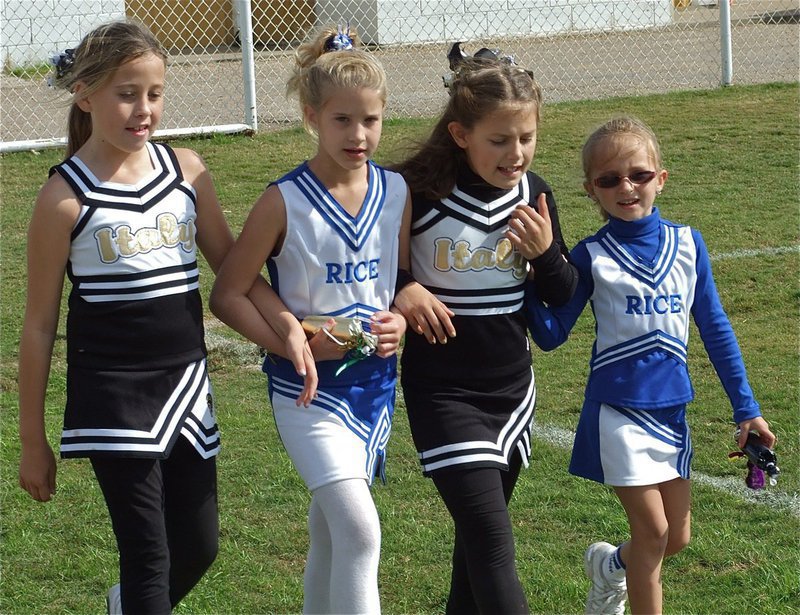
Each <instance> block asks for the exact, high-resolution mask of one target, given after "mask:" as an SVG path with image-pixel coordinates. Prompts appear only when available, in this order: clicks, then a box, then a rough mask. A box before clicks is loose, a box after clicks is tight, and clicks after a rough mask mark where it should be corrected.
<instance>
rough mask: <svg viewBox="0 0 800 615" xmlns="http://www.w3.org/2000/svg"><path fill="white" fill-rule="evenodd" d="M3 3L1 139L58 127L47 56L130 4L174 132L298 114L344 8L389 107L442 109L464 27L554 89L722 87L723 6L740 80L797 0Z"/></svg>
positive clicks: (790, 25) (792, 41)
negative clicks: (163, 61) (151, 37)
mask: <svg viewBox="0 0 800 615" xmlns="http://www.w3.org/2000/svg"><path fill="white" fill-rule="evenodd" d="M722 1H723V2H728V1H729V0H722ZM0 10H1V11H2V39H1V40H0V43H1V44H0V49H1V50H2V56H1V59H2V62H3V71H2V75H0V141H2V143H0V151H14V150H18V149H33V148H36V147H44V146H47V145H52V144H58V143H60V142H61V141H60V140H61V139H62V137H63V135H64V134H65V132H66V130H65V125H64V122H65V118H66V106H67V104H68V98H66V96H65V95H64V94H63V93H59V92H57V91H55V90H52V89H49V88H48V87H47V86H46V77H47V74H48V72H49V70H50V66H49V57H50V56H51V55H52V54H54V53H56V52H58V51H61V50H63V49H65V48H68V47H74V46H75V45H76V44H77V43H78V42H79V40H80V39H81V37H82V36H83V35H85V34H86V33H87V32H88V31H89V30H91V29H92V28H93V27H95V26H96V25H98V24H99V23H103V22H105V21H110V20H112V19H120V18H124V17H129V18H134V19H137V20H139V21H141V22H143V23H144V24H145V25H147V26H148V27H150V28H151V29H152V31H153V32H154V33H155V34H156V35H157V36H158V38H159V39H160V40H161V41H162V43H164V45H165V46H166V47H167V48H168V49H169V51H170V56H171V59H170V67H169V69H168V73H167V78H168V92H167V108H166V111H165V114H164V118H163V120H162V123H161V130H160V134H164V135H169V134H194V133H205V132H237V131H247V130H256V129H257V130H269V129H273V128H276V127H279V126H285V125H287V124H292V123H295V122H297V121H298V120H299V109H298V108H297V106H296V104H295V103H294V102H293V101H291V100H289V101H287V99H286V98H285V96H284V88H285V83H286V79H287V78H288V75H289V72H290V70H291V67H292V64H293V51H294V49H295V48H296V46H297V45H298V43H299V42H300V41H302V40H303V39H305V38H306V37H307V36H309V35H310V34H311V33H313V31H314V30H315V28H317V27H319V26H323V25H328V24H342V25H344V24H346V23H348V22H349V23H350V24H351V25H352V26H353V27H355V28H356V29H357V30H358V31H359V34H360V35H361V38H362V41H363V42H364V43H365V44H366V45H367V48H368V49H369V50H370V51H371V52H373V53H375V55H376V56H377V57H378V58H379V59H380V61H381V62H382V64H383V66H384V67H385V69H386V72H387V75H388V78H389V88H390V89H389V103H388V108H387V115H388V116H389V117H412V116H433V115H436V114H437V113H438V112H439V110H440V108H441V106H442V104H443V103H444V101H445V99H446V90H445V89H444V87H443V85H442V76H443V74H445V73H446V72H447V60H446V55H447V51H448V50H449V48H450V45H451V44H452V43H453V42H455V41H463V45H462V47H463V48H464V49H465V50H466V51H467V52H469V53H473V52H475V51H477V50H478V49H479V48H481V47H490V48H497V49H500V50H501V51H502V52H503V53H504V54H510V55H513V56H514V57H515V58H516V61H517V63H518V64H520V65H521V66H523V67H525V68H529V69H531V70H533V71H534V74H535V76H536V78H537V80H538V81H539V82H540V83H541V85H542V88H543V91H544V93H545V98H546V100H547V101H548V102H554V101H563V100H578V99H589V98H604V97H609V96H620V95H624V96H629V95H638V94H647V93H656V92H666V91H672V90H686V89H698V88H713V87H717V86H719V85H720V84H721V83H724V82H725V81H726V78H725V77H724V74H725V68H726V67H725V62H724V60H723V57H722V50H723V48H724V45H725V40H726V39H725V38H724V37H723V36H722V35H721V31H724V30H725V28H724V25H725V23H726V21H725V20H721V19H720V15H721V14H722V15H723V17H724V16H725V14H726V13H729V14H730V47H731V50H732V61H731V64H730V66H729V67H728V68H729V70H730V69H732V79H730V81H731V82H732V83H737V84H746V83H766V82H776V81H784V82H793V81H797V80H798V78H799V74H798V73H799V72H800V66H799V62H798V58H800V45H799V41H800V36H799V33H800V29H799V28H798V18H799V17H800V0H730V4H727V5H723V6H719V5H718V4H717V3H716V1H715V0H614V1H610V0H441V1H436V0H18V1H14V0H5V1H4V2H0Z"/></svg>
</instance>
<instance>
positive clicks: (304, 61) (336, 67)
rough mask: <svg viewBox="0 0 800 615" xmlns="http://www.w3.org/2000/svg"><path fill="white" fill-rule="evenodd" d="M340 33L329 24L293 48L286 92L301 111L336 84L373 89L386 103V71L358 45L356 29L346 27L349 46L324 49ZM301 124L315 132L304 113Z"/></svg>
mask: <svg viewBox="0 0 800 615" xmlns="http://www.w3.org/2000/svg"><path fill="white" fill-rule="evenodd" d="M340 33H341V31H340V29H337V28H335V27H332V26H329V27H327V28H324V29H322V30H320V31H319V32H318V33H317V34H316V35H315V36H314V37H313V38H312V39H311V40H309V41H307V42H305V43H303V44H302V45H300V46H299V47H298V48H297V51H296V52H295V66H294V70H293V72H292V75H291V77H290V78H289V81H288V82H287V84H286V94H287V96H297V98H298V100H299V102H300V109H301V112H302V111H303V110H304V109H305V107H306V106H309V107H311V108H312V109H315V110H319V109H321V108H322V106H323V105H324V104H325V102H326V100H327V97H328V96H329V93H330V91H331V90H332V89H336V88H352V89H358V88H366V89H369V90H375V91H376V92H378V93H379V95H380V98H381V101H382V102H383V104H384V105H385V104H386V96H387V94H386V73H385V72H384V70H383V67H382V66H381V64H380V62H378V60H377V59H375V57H374V56H373V55H372V54H371V53H369V52H366V51H363V50H362V49H358V48H357V45H358V35H357V33H356V32H355V30H352V29H350V28H349V27H348V30H347V34H348V35H349V37H350V39H351V40H352V43H353V48H352V49H346V50H342V51H328V50H327V49H326V47H327V46H329V42H330V41H331V39H332V38H333V37H335V36H337V34H340ZM303 125H304V126H305V129H306V131H308V132H309V133H310V134H312V135H313V134H314V131H313V130H312V129H311V127H310V126H309V125H308V123H307V122H306V121H305V114H303Z"/></svg>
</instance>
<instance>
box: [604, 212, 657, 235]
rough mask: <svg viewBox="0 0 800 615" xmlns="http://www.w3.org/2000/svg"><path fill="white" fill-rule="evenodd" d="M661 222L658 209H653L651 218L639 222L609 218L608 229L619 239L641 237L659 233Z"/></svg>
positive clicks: (647, 217) (641, 219)
mask: <svg viewBox="0 0 800 615" xmlns="http://www.w3.org/2000/svg"><path fill="white" fill-rule="evenodd" d="M660 222H661V214H660V213H659V211H658V207H655V206H654V207H653V211H652V213H651V214H650V215H649V216H646V217H644V218H640V219H639V220H631V221H627V220H620V219H619V218H614V217H613V216H609V218H608V228H609V230H610V231H611V232H612V233H613V234H614V235H617V236H618V237H641V236H642V235H648V234H650V233H652V232H654V231H657V230H658V228H659V224H660Z"/></svg>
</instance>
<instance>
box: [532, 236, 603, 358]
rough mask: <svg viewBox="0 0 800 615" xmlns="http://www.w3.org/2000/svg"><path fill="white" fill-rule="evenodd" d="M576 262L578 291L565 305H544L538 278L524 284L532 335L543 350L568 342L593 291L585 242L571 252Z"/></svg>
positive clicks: (576, 285)
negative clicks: (539, 291) (538, 290)
mask: <svg viewBox="0 0 800 615" xmlns="http://www.w3.org/2000/svg"><path fill="white" fill-rule="evenodd" d="M571 259H572V261H573V262H574V263H575V269H576V272H579V273H578V274H577V275H576V278H577V279H576V283H575V290H574V293H573V294H572V298H571V299H570V300H569V301H567V303H565V304H564V305H561V306H558V307H553V306H548V305H545V303H544V302H543V301H542V300H541V299H540V298H539V293H538V292H537V288H536V287H537V281H536V280H535V279H534V280H533V281H529V282H528V283H527V284H526V287H525V306H524V308H523V309H524V310H525V318H526V320H527V322H528V330H529V331H530V333H531V338H533V341H534V342H535V343H536V345H537V346H539V348H541V349H542V350H545V351H547V350H553V349H554V348H557V347H558V346H560V345H561V344H563V343H564V342H566V341H567V338H568V337H569V334H570V332H571V331H572V328H573V327H574V326H575V323H576V322H577V320H578V318H579V317H580V315H581V313H582V312H583V308H584V307H585V306H586V304H587V303H588V301H589V298H590V297H591V296H592V292H593V291H594V285H593V282H592V274H591V263H590V259H589V253H588V252H587V251H586V248H585V247H584V246H583V244H578V245H577V246H576V247H575V249H574V250H573V251H572V254H571Z"/></svg>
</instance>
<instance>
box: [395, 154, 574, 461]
mask: <svg viewBox="0 0 800 615" xmlns="http://www.w3.org/2000/svg"><path fill="white" fill-rule="evenodd" d="M541 193H545V194H546V198H547V205H548V208H549V210H550V216H551V219H552V222H553V236H554V242H553V245H552V246H551V248H550V249H549V250H548V251H547V252H546V253H545V254H543V255H542V256H541V257H539V258H537V259H535V260H534V261H533V262H532V263H528V262H527V261H526V260H525V258H524V257H522V255H521V254H519V253H518V252H517V251H516V250H514V249H512V246H511V243H510V242H509V241H508V239H506V238H504V236H503V233H504V232H505V231H506V230H507V229H508V221H509V216H510V214H511V212H512V211H513V210H514V208H515V207H516V206H517V205H519V204H520V203H526V204H531V205H532V206H534V207H536V200H537V198H538V196H539V194H541ZM566 253H567V249H566V247H565V246H564V242H563V239H562V237H561V229H560V226H559V223H558V215H557V212H556V208H555V201H554V199H553V196H552V193H551V190H550V188H549V186H548V185H547V184H546V183H545V182H544V180H542V178H540V177H538V176H537V175H535V174H534V173H532V172H528V173H527V174H526V175H525V176H524V177H523V178H522V181H521V182H520V183H519V184H518V186H517V187H515V188H514V189H511V190H503V189H499V188H496V187H493V186H491V185H489V184H487V183H486V182H484V181H483V180H482V179H481V178H480V177H479V176H477V175H475V174H474V173H473V172H472V171H470V170H464V171H462V172H461V173H460V175H459V177H458V178H457V185H456V187H455V188H454V190H453V191H452V193H451V194H450V195H448V196H447V197H445V198H443V199H441V200H439V201H433V200H429V199H426V198H423V197H422V196H420V195H414V197H413V222H412V230H411V265H412V274H413V275H414V278H415V279H416V281H418V282H420V283H421V284H422V285H423V286H425V287H426V288H427V289H428V290H429V291H430V292H432V293H433V294H434V295H435V296H436V297H437V298H438V299H440V300H441V301H442V302H444V303H445V304H446V305H447V306H448V307H449V308H450V309H451V310H452V311H453V312H454V313H455V317H454V318H453V325H454V326H455V328H456V333H457V335H456V337H454V338H450V339H449V340H448V342H447V343H446V344H438V343H437V344H429V343H428V342H427V340H426V339H425V338H424V337H423V336H422V335H418V334H416V333H409V334H407V335H406V343H405V347H404V350H403V356H402V385H403V392H404V395H405V401H406V406H407V409H408V417H409V422H410V426H411V432H412V436H413V439H414V443H415V446H416V448H417V451H418V454H419V457H420V461H421V463H422V469H423V472H424V473H425V474H426V475H430V474H431V473H432V472H435V471H438V470H442V469H451V468H467V467H475V468H477V467H487V468H498V469H501V470H505V469H507V468H508V466H509V459H510V458H511V455H512V453H513V452H514V451H515V450H519V452H520V454H521V457H522V460H523V463H525V464H526V465H527V461H528V459H529V457H530V453H531V425H532V421H533V414H534V403H535V400H536V388H535V384H534V377H533V370H532V368H531V354H530V345H529V342H528V335H527V330H526V323H525V318H524V313H523V299H524V296H525V287H526V285H527V284H528V281H527V276H528V272H529V268H530V267H531V266H533V268H534V271H535V275H536V278H537V280H540V284H539V286H538V287H537V288H538V291H539V292H540V294H541V296H542V298H543V299H544V300H545V301H548V302H550V301H553V302H556V303H562V302H563V301H565V300H566V299H567V298H569V296H570V295H571V293H572V291H573V290H574V286H575V274H574V270H573V269H572V268H571V267H570V266H569V265H568V263H567V262H566V261H565V259H564V258H563V257H562V254H566Z"/></svg>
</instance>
